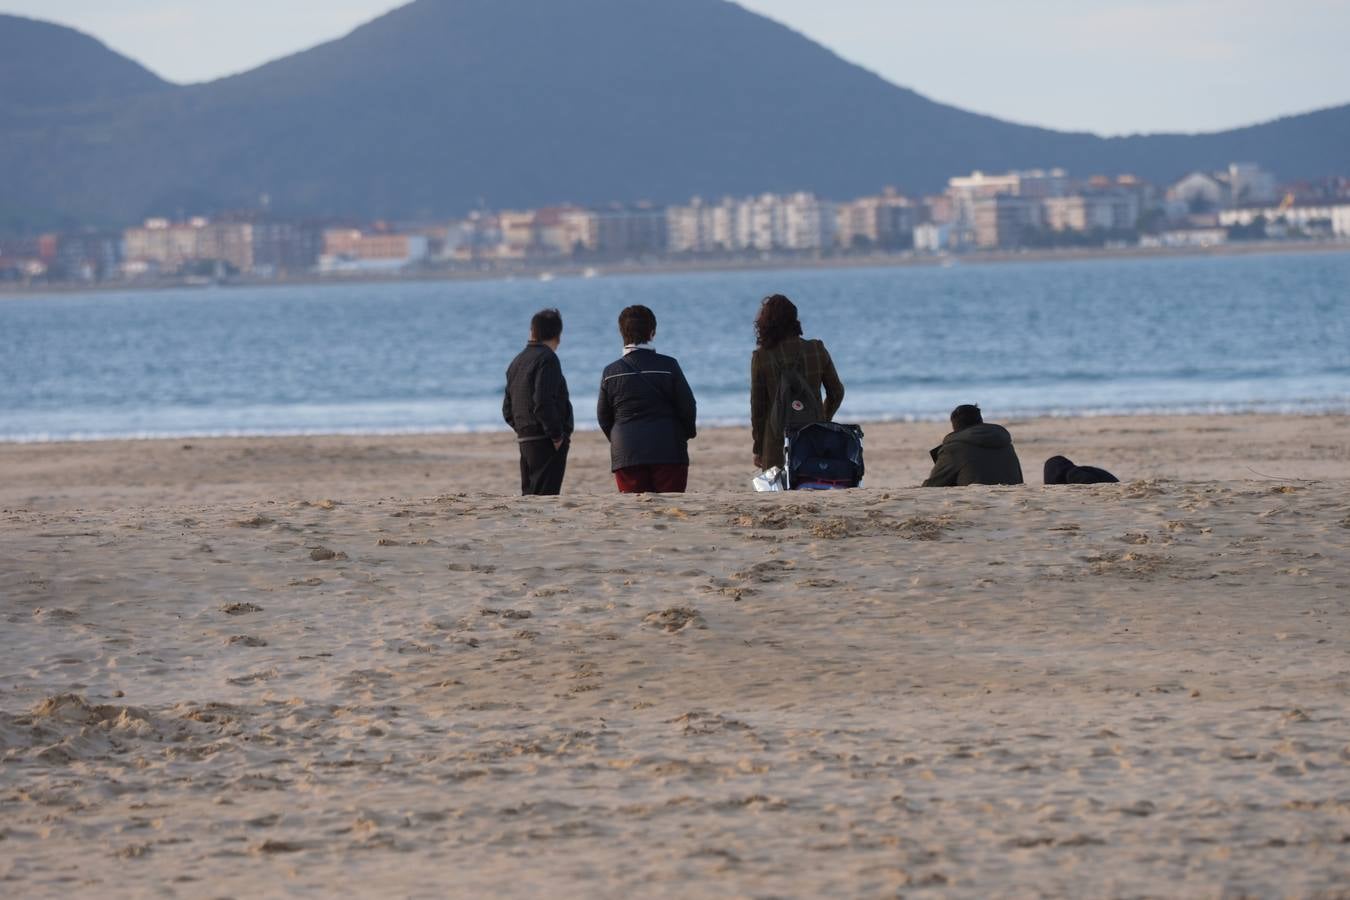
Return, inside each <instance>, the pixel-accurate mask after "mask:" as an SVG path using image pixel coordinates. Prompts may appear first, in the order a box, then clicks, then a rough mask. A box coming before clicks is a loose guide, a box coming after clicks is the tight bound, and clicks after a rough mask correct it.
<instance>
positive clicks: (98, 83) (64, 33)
mask: <svg viewBox="0 0 1350 900" xmlns="http://www.w3.org/2000/svg"><path fill="white" fill-rule="evenodd" d="M169 87H171V85H170V84H169V83H168V82H166V81H164V80H163V79H161V78H160V77H159V76H157V75H155V74H154V73H153V72H151V71H149V70H148V69H146V68H145V67H144V66H142V65H140V64H139V63H136V62H133V61H132V60H129V59H127V58H126V57H125V56H122V55H121V54H119V53H116V52H114V51H113V50H110V49H109V48H108V47H106V46H104V45H103V44H101V43H100V42H99V41H97V40H95V39H94V38H92V37H89V36H88V35H86V34H81V33H80V32H78V31H75V30H73V29H70V28H64V27H62V26H60V25H53V24H51V23H49V22H39V21H37V20H36V19H26V18H23V17H22V16H8V15H3V14H0V104H3V105H4V106H7V107H11V108H19V109H37V108H43V107H53V106H68V105H72V104H79V103H90V102H96V101H100V100H109V99H112V98H117V97H127V96H130V95H132V94H141V93H147V92H151V91H158V90H164V89H166V88H169Z"/></svg>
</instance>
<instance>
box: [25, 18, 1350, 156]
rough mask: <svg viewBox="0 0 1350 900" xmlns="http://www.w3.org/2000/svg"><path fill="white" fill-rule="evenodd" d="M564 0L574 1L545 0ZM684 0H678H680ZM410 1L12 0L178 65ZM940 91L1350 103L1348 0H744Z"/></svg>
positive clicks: (976, 95)
mask: <svg viewBox="0 0 1350 900" xmlns="http://www.w3.org/2000/svg"><path fill="white" fill-rule="evenodd" d="M540 2H546V3H553V2H560V0H540ZM669 2H672V3H678V2H680V0H669ZM399 5H401V4H400V3H399V2H397V0H0V12H7V13H16V14H19V15H27V16H32V17H34V18H40V19H47V20H50V21H56V22H60V23H61V24H64V25H70V26H73V27H75V28H78V29H80V30H81V31H85V32H87V33H89V34H92V35H94V36H95V37H97V38H99V39H100V40H102V41H103V42H104V43H106V44H108V45H109V46H111V47H112V48H113V49H115V50H117V51H119V52H121V53H124V54H126V55H128V56H130V57H132V58H133V59H136V60H137V61H138V62H140V63H142V64H143V65H146V66H148V67H149V68H150V69H152V70H153V71H155V72H156V73H158V74H159V75H161V76H162V77H164V78H167V79H169V80H171V81H176V82H180V83H186V82H194V81H206V80H210V79H212V78H218V77H221V76H223V75H228V74H232V73H235V72H239V71H244V70H246V69H250V68H252V67H254V66H257V65H260V64H262V63H264V62H267V61H269V60H272V59H275V58H277V57H279V56H284V55H286V54H288V53H294V52H296V51H299V50H303V49H306V48H308V47H311V46H313V45H315V44H317V43H321V42H323V41H326V40H330V39H333V38H336V37H340V36H342V35H343V34H345V33H347V32H348V31H350V30H351V29H352V28H354V27H356V26H357V25H360V24H361V23H363V22H365V21H367V20H369V19H371V18H373V17H375V16H377V15H379V14H380V13H382V12H385V11H387V10H389V9H392V8H394V7H396V6H399ZM742 5H743V6H746V7H748V8H750V9H752V10H754V11H756V12H759V13H762V14H764V15H767V16H769V17H771V18H774V19H777V20H778V21H780V22H783V23H784V24H786V25H789V26H791V27H792V28H795V29H796V30H798V31H800V32H802V33H803V34H805V35H807V36H809V37H811V38H812V39H814V40H816V41H818V42H820V43H822V44H824V45H826V46H827V47H829V48H830V49H831V50H833V51H835V52H836V53H838V54H839V55H840V56H842V57H844V58H845V59H847V60H849V61H851V62H854V63H857V64H859V65H862V66H864V67H866V68H868V69H870V70H872V71H874V72H876V73H877V74H879V75H881V76H882V77H884V78H886V79H888V80H890V81H892V82H895V83H896V84H900V85H903V86H905V87H909V88H913V89H914V90H916V91H918V92H920V93H922V94H925V95H927V96H929V97H931V98H933V99H935V100H939V101H941V102H944V103H950V104H954V105H956V106H960V107H962V108H965V109H969V110H973V111H975V112H982V113H988V114H991V115H996V116H999V117H1000V118H1004V119H1009V120H1012V121H1015V122H1021V123H1025V124H1031V125H1043V126H1047V127H1052V128H1058V129H1063V130H1072V131H1094V132H1097V133H1099V134H1128V133H1134V132H1156V131H1212V130H1217V129H1222V128H1231V127H1236V126H1240V125H1248V124H1253V123H1256V122H1261V121H1266V120H1269V119H1272V118H1276V117H1278V116H1281V115H1288V114H1292V113H1299V112H1307V111H1309V110H1313V109H1319V108H1321V107H1325V106H1333V105H1339V104H1342V103H1347V102H1350V54H1346V53H1345V51H1344V49H1343V45H1344V42H1345V36H1346V35H1350V0H1281V2H1278V3H1276V2H1273V0H744V2H742Z"/></svg>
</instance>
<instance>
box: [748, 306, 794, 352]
mask: <svg viewBox="0 0 1350 900" xmlns="http://www.w3.org/2000/svg"><path fill="white" fill-rule="evenodd" d="M801 335H802V323H801V322H800V321H799V320H798V319H797V307H796V305H795V304H794V303H793V302H792V301H791V300H789V299H788V298H787V297H784V296H783V295H782V294H774V295H773V296H772V297H765V298H764V303H763V304H761V305H760V307H759V316H758V317H756V319H755V341H756V343H758V344H759V346H761V347H763V348H764V349H765V350H772V349H773V348H774V347H777V346H778V345H779V344H781V343H783V341H785V340H787V339H788V338H790V337H801Z"/></svg>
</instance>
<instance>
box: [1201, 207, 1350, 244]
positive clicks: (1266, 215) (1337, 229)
mask: <svg viewBox="0 0 1350 900" xmlns="http://www.w3.org/2000/svg"><path fill="white" fill-rule="evenodd" d="M1257 219H1264V220H1265V221H1266V222H1267V223H1269V224H1272V225H1274V224H1281V223H1282V224H1284V225H1285V226H1287V227H1289V228H1297V229H1300V230H1312V229H1316V228H1319V227H1326V228H1329V229H1330V230H1331V233H1332V235H1333V236H1335V237H1338V238H1350V203H1341V204H1337V205H1335V206H1269V207H1247V208H1245V209H1226V210H1224V211H1223V212H1221V213H1219V224H1220V225H1222V226H1223V227H1224V228H1234V227H1239V226H1242V227H1247V226H1251V225H1252V224H1254V223H1255V222H1256V220H1257Z"/></svg>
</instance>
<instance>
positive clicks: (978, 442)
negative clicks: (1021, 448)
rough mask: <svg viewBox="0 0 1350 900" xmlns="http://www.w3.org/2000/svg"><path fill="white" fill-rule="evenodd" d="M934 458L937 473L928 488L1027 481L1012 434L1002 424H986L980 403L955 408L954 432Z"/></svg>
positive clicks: (930, 478)
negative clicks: (1023, 479)
mask: <svg viewBox="0 0 1350 900" xmlns="http://www.w3.org/2000/svg"><path fill="white" fill-rule="evenodd" d="M932 457H933V472H932V474H931V475H929V476H928V480H927V481H925V482H924V483H923V486H924V487H965V486H966V485H968V484H1023V483H1024V482H1023V481H1022V464H1021V462H1019V461H1018V459H1017V451H1016V450H1014V449H1013V442H1012V435H1010V434H1009V433H1008V429H1006V428H1004V427H1003V426H1002V425H991V424H986V423H985V421H984V416H983V415H982V414H981V413H980V408H979V407H978V406H970V405H963V406H958V407H957V408H956V409H954V410H952V433H951V434H949V435H947V436H946V437H945V438H943V439H942V446H940V447H936V448H934V449H933V451H932Z"/></svg>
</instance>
